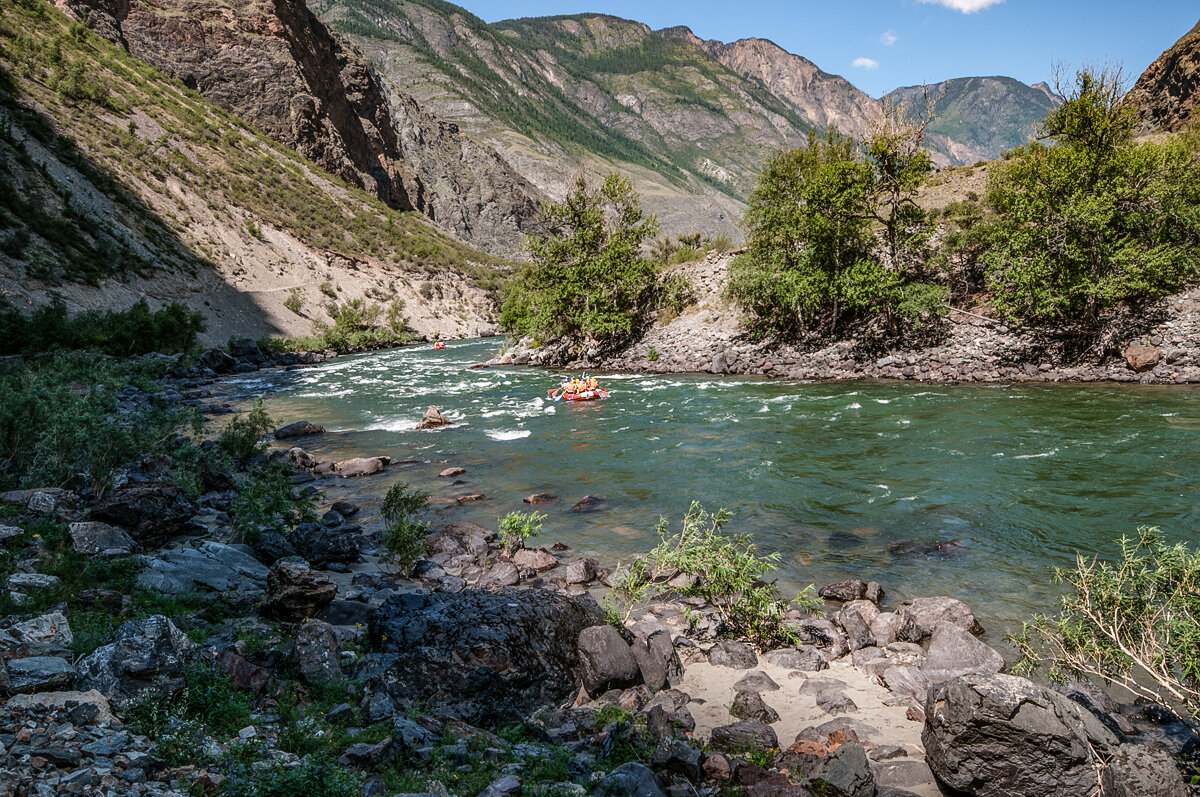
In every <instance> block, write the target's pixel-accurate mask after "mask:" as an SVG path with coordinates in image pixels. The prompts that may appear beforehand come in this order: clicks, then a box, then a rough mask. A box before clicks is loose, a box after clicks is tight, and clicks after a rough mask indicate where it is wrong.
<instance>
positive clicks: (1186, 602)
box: [1011, 528, 1200, 730]
mask: <svg viewBox="0 0 1200 797" xmlns="http://www.w3.org/2000/svg"><path fill="white" fill-rule="evenodd" d="M1055 578H1056V580H1058V581H1062V582H1064V583H1065V584H1067V586H1068V587H1069V588H1070V589H1069V591H1068V592H1067V594H1066V595H1064V596H1063V598H1062V607H1061V612H1060V614H1059V615H1058V616H1057V617H1050V616H1048V615H1038V616H1036V617H1034V618H1033V620H1031V621H1030V622H1028V623H1026V624H1024V626H1023V627H1022V630H1021V632H1020V633H1019V634H1016V635H1014V636H1013V637H1011V641H1012V642H1013V643H1014V644H1015V645H1016V646H1017V649H1018V650H1019V651H1020V652H1021V654H1022V656H1023V659H1022V661H1021V662H1020V665H1019V667H1018V668H1017V670H1018V671H1019V672H1025V673H1029V672H1032V671H1034V670H1035V669H1037V667H1038V666H1040V665H1042V664H1048V665H1049V675H1050V677H1051V678H1052V679H1055V680H1062V679H1063V678H1065V677H1066V676H1069V675H1075V676H1093V677H1096V678H1100V679H1101V680H1104V681H1107V682H1109V683H1111V684H1115V685H1117V686H1120V687H1123V688H1125V689H1127V690H1129V691H1130V692H1131V693H1133V694H1134V695H1136V696H1138V697H1141V698H1144V699H1146V700H1149V701H1151V702H1153V703H1156V704H1158V705H1160V706H1163V707H1165V708H1167V709H1168V710H1170V711H1171V712H1172V713H1174V714H1175V715H1176V716H1177V717H1179V719H1181V720H1182V721H1183V722H1185V723H1186V724H1188V725H1189V726H1190V727H1191V728H1193V730H1200V552H1196V551H1192V550H1190V549H1189V548H1188V547H1187V546H1185V545H1183V544H1182V543H1177V544H1175V545H1170V544H1168V543H1167V541H1166V538H1165V537H1164V536H1163V534H1162V532H1160V531H1159V530H1158V529H1156V528H1140V529H1138V534H1137V537H1136V538H1135V539H1130V538H1128V537H1122V538H1121V557H1120V559H1118V560H1117V561H1116V562H1113V563H1109V562H1103V561H1100V560H1099V559H1096V558H1092V559H1090V560H1089V559H1087V558H1085V557H1083V556H1082V555H1076V562H1075V569H1074V570H1058V571H1056V572H1055Z"/></svg>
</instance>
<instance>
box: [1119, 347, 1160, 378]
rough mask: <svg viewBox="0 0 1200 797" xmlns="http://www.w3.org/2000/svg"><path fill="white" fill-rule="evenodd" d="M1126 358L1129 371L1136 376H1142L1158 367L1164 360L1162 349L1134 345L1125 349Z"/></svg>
mask: <svg viewBox="0 0 1200 797" xmlns="http://www.w3.org/2000/svg"><path fill="white" fill-rule="evenodd" d="M1124 356H1125V362H1126V364H1127V365H1129V369H1130V370H1131V371H1133V372H1134V373H1135V374H1141V373H1145V372H1146V371H1149V370H1151V369H1153V368H1154V366H1156V365H1158V363H1159V362H1160V361H1161V360H1162V349H1160V348H1158V347H1157V346H1147V345H1145V344H1143V343H1134V344H1133V345H1132V346H1129V347H1127V348H1126V349H1125V352H1124Z"/></svg>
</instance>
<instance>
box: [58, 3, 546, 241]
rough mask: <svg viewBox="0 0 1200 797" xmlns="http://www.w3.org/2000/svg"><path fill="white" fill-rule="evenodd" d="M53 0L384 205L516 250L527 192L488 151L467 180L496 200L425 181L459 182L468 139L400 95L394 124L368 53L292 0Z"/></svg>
mask: <svg viewBox="0 0 1200 797" xmlns="http://www.w3.org/2000/svg"><path fill="white" fill-rule="evenodd" d="M61 1H62V2H63V4H64V6H65V8H66V9H67V10H68V11H71V12H73V13H75V14H76V15H77V16H78V17H80V18H82V19H84V20H85V21H86V22H87V23H88V24H89V25H90V26H92V27H93V29H94V30H96V31H97V32H98V33H100V34H101V35H104V36H106V37H108V38H110V39H111V40H113V41H115V42H117V43H119V44H121V45H122V46H123V47H125V49H126V50H127V51H128V52H129V53H130V54H131V55H133V56H134V57H136V58H138V59H140V60H143V61H146V62H148V63H150V64H152V65H154V66H156V67H158V68H159V69H161V70H163V71H164V72H166V73H167V74H169V75H171V76H173V77H176V78H178V79H180V80H181V81H183V83H184V84H185V85H187V86H188V87H190V88H193V89H195V90H196V91H198V92H199V93H201V94H202V95H204V96H205V97H206V98H208V99H209V100H211V101H213V102H215V103H217V104H218V105H220V106H221V107H223V108H225V109H226V110H228V111H229V112H231V113H233V114H235V115H237V116H239V117H241V118H243V119H246V120H247V121H249V122H251V123H252V124H254V125H255V126H256V127H258V128H259V129H260V130H262V131H263V132H264V133H266V134H267V135H268V136H270V137H271V138H273V139H275V140H276V141H278V142H280V143H281V144H284V145H286V146H288V147H291V148H293V149H295V150H296V151H297V152H299V153H301V154H302V155H304V156H305V157H307V158H309V159H310V160H312V161H313V162H314V163H316V164H317V165H319V166H320V167H321V168H323V169H325V170H326V171H328V172H330V173H331V174H335V175H337V176H338V177H341V178H342V179H344V180H346V181H347V182H348V183H350V184H351V185H354V186H356V187H360V188H363V189H364V190H367V191H370V192H371V193H374V194H375V195H376V196H378V197H379V198H380V199H382V200H383V201H385V202H387V203H388V204H389V205H391V206H392V207H394V208H398V209H402V210H418V211H421V212H424V213H426V214H427V215H429V216H431V217H433V218H435V219H442V218H445V219H452V220H459V221H458V223H454V224H450V225H448V227H447V229H449V230H451V231H452V232H454V233H456V234H458V235H460V236H463V237H464V239H465V240H468V241H470V242H472V243H475V244H477V245H480V246H483V247H485V248H488V249H490V250H492V251H495V252H498V253H501V254H505V255H513V254H515V253H517V252H518V251H519V249H520V245H521V240H522V238H523V236H524V233H525V229H524V228H525V226H526V225H527V224H529V222H530V221H531V220H532V218H533V216H534V215H535V213H536V206H537V200H538V198H539V195H538V194H537V192H536V191H535V190H533V189H532V188H531V186H529V184H528V183H526V182H525V181H524V180H522V178H520V177H519V176H518V175H516V174H515V173H513V172H512V170H511V169H507V168H506V167H505V164H504V163H503V162H502V161H499V160H497V159H493V160H492V162H491V163H488V164H487V165H486V168H482V169H480V170H479V171H478V172H477V173H476V174H474V180H475V182H477V183H479V184H481V185H484V186H487V187H488V188H489V189H491V190H492V192H493V194H494V196H495V197H503V198H504V201H503V203H502V205H501V206H499V207H496V206H490V207H489V206H483V207H480V206H477V205H475V204H472V203H470V202H469V201H465V200H464V198H462V197H460V196H458V195H457V194H455V193H447V192H444V191H438V190H437V189H435V188H433V187H431V186H434V185H437V184H439V183H441V182H443V178H444V177H445V176H446V173H447V172H448V173H449V174H450V175H451V177H452V180H461V177H462V175H461V172H462V171H463V162H464V160H465V159H466V158H464V150H469V149H472V148H477V145H474V144H473V142H469V141H468V140H467V139H466V138H465V137H454V136H449V137H447V136H445V135H444V134H443V131H442V130H441V129H440V128H439V122H438V121H437V120H436V119H432V118H431V117H429V116H428V115H420V114H418V115H415V116H414V115H412V114H409V113H408V110H409V109H408V107H407V106H408V103H402V104H404V105H405V109H404V110H405V117H404V119H403V125H404V126H405V127H406V128H407V129H406V130H403V131H401V130H398V129H397V128H398V122H397V120H396V118H395V117H394V115H393V113H392V109H391V108H390V107H389V104H388V99H387V94H388V92H387V90H386V89H385V87H384V85H383V82H382V81H381V80H380V78H379V76H378V75H377V74H376V73H375V71H374V70H373V69H372V68H371V66H370V64H369V62H368V61H367V60H366V59H364V58H363V57H362V56H361V55H360V54H359V53H358V52H356V51H355V50H354V49H353V48H352V47H350V46H347V45H346V44H345V43H343V42H342V41H341V40H339V39H337V38H336V37H334V36H333V35H332V34H331V33H330V31H329V30H328V29H327V28H326V27H325V26H324V25H323V24H322V23H321V22H320V21H319V20H318V19H317V18H316V17H315V16H313V14H312V13H311V12H310V11H309V10H308V8H307V7H306V6H305V5H304V4H303V2H300V1H299V0H265V2H262V3H259V4H249V3H241V2H237V0H155V1H154V2H150V1H149V0H132V1H131V2H130V1H129V0H61ZM417 125H425V126H426V127H427V130H428V132H429V133H430V134H431V136H432V137H435V138H438V139H439V140H440V142H441V144H442V146H441V147H440V149H439V151H438V155H439V157H435V156H433V155H431V154H430V153H425V152H416V151H412V150H411V149H410V147H411V146H413V145H415V144H416V143H418V142H419V141H420V139H421V138H422V137H423V136H424V133H425V131H423V130H417V131H414V130H413V129H412V128H413V127H414V126H417ZM406 143H407V144H409V147H406V146H405V144H406ZM473 159H474V160H475V161H476V162H478V163H481V164H482V162H483V159H481V158H479V157H478V156H476V157H474V158H473ZM418 164H419V167H418ZM485 212H486V216H487V217H486V218H484V219H481V218H480V216H481V215H483V214H484V213H485Z"/></svg>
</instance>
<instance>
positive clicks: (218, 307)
mask: <svg viewBox="0 0 1200 797" xmlns="http://www.w3.org/2000/svg"><path fill="white" fill-rule="evenodd" d="M134 8H137V6H136V5H135V6H134ZM204 8H205V7H203V6H195V7H193V8H192V10H191V13H190V14H189V15H179V18H178V19H175V20H171V21H169V24H167V23H164V27H163V28H161V29H159V35H160V36H166V35H168V33H169V32H171V31H183V32H184V35H185V36H186V40H187V41H188V42H190V46H192V47H194V48H195V52H197V53H202V52H210V51H209V50H206V49H204V48H205V46H206V45H205V42H206V41H207V40H208V37H209V36H210V35H211V29H208V30H206V29H205V28H204V27H203V25H201V24H200V22H199V21H198V19H199V18H201V17H204V16H205V14H206V12H205V11H204ZM80 11H83V12H84V13H87V8H83V9H80V7H76V12H77V13H79V12H80ZM130 13H131V15H132V13H133V12H132V10H131V12H130ZM88 18H89V19H90V21H92V22H93V24H96V25H97V27H98V28H100V29H104V25H105V20H104V19H100V18H99V15H98V13H96V12H91V13H90V16H89V17H88ZM130 18H132V16H130V17H126V18H125V19H123V20H120V21H119V27H115V28H114V27H112V26H113V25H114V24H115V23H116V22H117V18H116V17H115V16H111V15H110V16H109V17H108V20H107V21H108V23H109V25H110V27H109V28H108V30H107V31H106V32H108V33H109V34H110V35H113V34H114V32H119V33H120V34H122V35H123V36H124V38H125V39H126V41H129V39H130V38H136V35H138V34H136V33H135V31H136V30H137V29H136V27H134V26H130V25H129V24H128V23H129V20H130ZM262 19H263V20H264V22H265V23H267V24H270V20H271V19H273V18H272V17H269V16H266V15H263V16H262ZM274 19H278V18H277V17H276V18H274ZM172 26H177V27H172ZM222 35H224V34H222ZM230 35H232V34H230ZM271 35H276V34H271ZM118 38H119V37H118ZM131 46H132V44H131ZM278 63H283V62H278ZM294 63H296V62H294ZM275 65H277V64H267V65H265V66H266V67H270V68H274V66H275ZM212 66H213V65H212V64H208V65H206V66H205V68H212ZM340 74H341V73H340V72H338V73H331V74H327V75H326V76H325V77H326V78H327V79H329V80H330V81H332V80H333V78H334V77H335V76H337V75H340ZM284 77H286V73H285V74H284ZM247 79H249V78H247ZM275 79H276V80H279V79H281V78H280V75H279V74H278V73H277V74H275ZM264 82H265V83H271V81H270V80H266V81H264ZM197 85H198V87H201V86H199V83H198V84H197ZM328 85H330V86H332V85H333V84H332V82H330V83H329V84H328ZM204 87H208V86H204ZM352 95H353V93H352V92H351V93H348V94H347V98H349V97H351V96H352ZM326 96H327V97H328V96H330V95H326ZM362 96H367V95H365V94H363V95H362ZM300 105H301V106H302V105H303V103H300ZM287 106H288V103H286V102H285V103H284V107H287ZM321 107H325V108H332V107H333V104H332V103H323V104H322V105H321ZM340 107H341V108H342V110H343V111H345V109H346V108H347V107H349V108H351V110H353V109H354V108H355V107H356V106H355V102H354V101H351V102H349V103H348V104H347V105H342V106H340ZM365 107H367V106H366V105H364V104H361V103H360V104H358V105H357V108H358V109H362V108H365ZM290 109H291V111H295V112H297V118H298V119H300V120H301V122H302V124H300V125H299V126H298V128H297V129H299V130H304V131H311V132H312V135H311V137H310V138H309V139H308V141H310V142H312V143H313V146H314V149H312V150H310V151H312V152H313V153H314V154H316V155H318V156H320V155H322V153H325V154H329V152H330V148H331V147H332V146H333V145H332V142H335V141H337V140H338V137H340V138H341V140H342V141H343V142H344V141H345V138H346V137H347V136H348V134H347V133H346V131H350V132H351V133H353V132H354V131H356V130H357V129H358V128H356V127H355V123H354V120H353V119H352V118H351V117H350V116H349V115H347V114H344V115H342V116H340V117H337V116H336V115H335V114H333V113H332V111H330V113H329V114H327V115H326V116H322V115H320V114H315V115H313V114H310V115H307V116H305V115H304V113H303V111H304V108H303V107H299V108H298V107H297V104H296V103H291V106H290ZM377 112H378V109H377ZM354 113H355V118H360V119H361V118H362V117H358V116H357V113H358V111H355V112H354ZM375 118H376V119H377V120H382V117H381V116H378V115H377V116H376V117H375ZM262 121H269V119H267V118H266V117H260V122H262ZM360 124H361V123H360ZM339 126H341V127H339ZM362 129H363V130H364V132H365V131H366V126H365V125H363V127H362ZM382 129H383V128H382V127H381V126H380V125H379V124H376V127H375V131H374V132H372V133H371V134H369V135H368V136H367V138H366V140H363V139H360V140H359V141H360V143H362V144H364V145H365V146H368V147H379V146H384V144H383V143H381V142H384V140H385V138H384V136H383V135H382V133H380V132H379V131H381V130H382ZM284 132H286V131H284ZM276 134H278V135H281V136H282V135H283V133H281V132H280V131H279V130H276ZM372 135H378V136H379V137H378V138H375V139H371V136H372ZM321 141H324V142H326V144H327V145H328V146H325V147H324V148H323V147H322V146H321V145H320V144H319V142H321ZM369 151H370V150H369ZM373 151H374V152H375V153H376V154H378V153H379V152H380V150H373ZM344 152H345V153H347V155H346V156H345V159H343V160H336V159H335V160H327V161H326V165H328V166H329V168H330V169H331V170H333V171H340V172H341V173H342V174H343V175H347V177H346V178H345V179H340V178H338V177H333V176H331V175H330V174H329V173H328V172H327V171H325V170H324V169H322V168H320V167H319V166H318V165H317V164H316V163H314V162H313V161H312V160H308V159H306V158H304V157H302V156H301V155H299V154H297V152H295V151H294V150H292V149H289V148H287V147H284V146H283V145H281V144H280V143H278V142H277V141H275V140H273V139H272V138H268V137H267V136H265V135H264V134H263V133H261V132H259V130H258V129H257V124H256V125H253V126H252V125H251V124H249V123H247V122H246V121H244V120H242V119H240V118H239V117H236V116H234V115H232V114H231V113H229V112H228V111H227V110H225V109H224V108H222V107H220V106H218V105H215V104H213V103H212V102H209V101H208V100H207V99H205V98H204V97H203V96H201V94H199V93H197V92H196V91H195V90H193V89H192V88H189V87H188V86H187V85H186V84H185V83H183V82H181V81H180V80H176V79H174V78H171V77H169V76H168V75H166V74H164V72H162V71H161V70H159V69H157V68H155V67H153V66H150V65H148V64H146V63H144V62H142V61H139V60H137V59H135V58H133V57H131V56H130V55H129V54H128V53H127V52H126V51H125V49H124V48H123V47H120V46H118V45H115V44H113V43H110V42H109V41H107V40H105V39H103V38H101V37H99V36H97V35H96V34H94V33H92V32H91V31H90V30H89V29H88V28H87V27H85V26H84V25H82V24H79V23H78V22H77V21H74V20H72V19H71V18H69V17H68V16H66V15H65V14H63V13H62V12H61V11H59V10H57V9H56V8H55V7H54V6H52V5H50V4H49V3H46V2H41V1H40V0H23V2H19V3H13V4H9V5H7V6H6V7H5V13H4V14H3V15H0V164H2V166H3V168H0V296H3V297H4V301H7V302H10V303H12V304H14V305H16V306H18V307H28V306H31V305H36V304H40V303H42V302H44V301H46V300H47V299H48V298H49V297H50V296H51V295H53V294H57V295H60V296H62V297H63V298H64V300H66V302H67V304H68V307H69V308H71V309H82V308H92V307H99V308H113V307H123V306H128V305H130V304H132V303H133V302H134V301H135V300H137V299H139V298H143V297H145V298H148V299H149V300H150V301H151V304H152V305H155V306H158V305H161V304H163V303H166V302H170V301H181V302H184V303H185V304H188V305H190V306H191V307H193V308H195V309H198V310H200V311H201V312H202V313H204V315H205V317H206V319H207V322H208V332H207V341H208V342H223V341H224V340H226V339H227V338H228V337H229V336H231V335H239V336H240V335H251V336H259V335H268V334H292V335H295V334H307V333H309V332H310V331H311V329H312V326H313V324H314V323H315V322H317V321H321V320H326V321H327V320H328V317H327V316H326V315H325V313H324V311H323V309H322V305H323V304H324V303H325V302H327V301H328V300H330V299H336V300H337V301H343V302H344V301H346V300H350V299H363V300H366V301H368V302H370V303H372V304H379V305H384V306H388V305H395V306H397V307H399V306H400V303H401V302H402V303H404V308H403V311H404V313H405V315H407V316H408V317H409V318H410V320H411V325H412V326H413V327H414V328H415V329H417V330H418V331H421V332H427V333H433V332H440V333H443V334H454V333H457V332H463V333H468V334H470V333H475V334H478V333H480V332H486V331H489V330H491V329H494V323H493V321H492V313H493V309H494V304H493V300H492V298H491V295H490V291H491V290H493V289H494V288H495V285H496V283H497V281H498V279H499V275H500V274H502V273H503V271H504V270H505V269H506V268H507V265H506V264H504V263H503V262H501V261H498V260H497V259H495V258H494V257H491V256H489V255H486V254H484V253H483V252H481V251H479V250H477V249H473V248H471V247H468V246H466V245H464V244H462V243H459V242H458V241H456V240H454V239H452V238H450V237H449V236H447V235H445V234H443V233H441V232H439V231H438V230H437V229H436V228H435V227H434V226H433V225H432V224H431V223H430V222H429V221H428V220H427V219H426V218H425V217H424V216H423V215H421V214H419V213H416V212H405V211H401V210H397V209H395V208H392V207H389V206H388V205H387V204H385V203H384V202H383V201H382V200H381V199H380V198H379V197H378V195H377V194H378V193H381V192H383V193H385V194H386V195H387V196H388V197H389V198H391V199H393V200H394V199H396V198H397V194H389V193H387V191H391V190H395V189H397V187H400V188H401V189H402V190H407V188H406V186H408V185H411V182H410V179H411V178H410V177H409V176H407V174H408V173H407V172H405V171H404V170H403V169H402V168H401V166H400V165H399V164H395V165H390V164H387V163H383V164H381V165H380V166H381V169H383V171H381V172H378V173H377V174H378V176H376V175H375V174H369V173H366V172H365V171H363V170H358V169H357V168H356V163H355V161H354V160H353V153H354V149H353V147H350V146H345V149H344ZM330 157H331V158H332V157H335V156H334V155H330ZM372 157H374V156H372ZM363 174H367V176H366V177H363V176H362V175H363ZM368 178H369V179H368ZM360 184H361V185H364V186H365V187H366V188H368V189H370V190H369V191H368V190H363V188H360V187H359V185H360Z"/></svg>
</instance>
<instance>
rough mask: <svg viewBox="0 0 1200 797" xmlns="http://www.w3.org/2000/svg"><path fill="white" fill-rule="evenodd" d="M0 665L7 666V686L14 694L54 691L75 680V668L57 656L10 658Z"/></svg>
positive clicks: (67, 685)
mask: <svg viewBox="0 0 1200 797" xmlns="http://www.w3.org/2000/svg"><path fill="white" fill-rule="evenodd" d="M0 666H7V667H8V688H9V691H11V692H14V693H16V694H27V693H31V692H54V691H58V690H60V689H62V688H64V687H69V686H70V685H71V682H72V681H74V680H75V668H74V667H72V666H71V663H70V662H68V661H67V660H66V659H62V658H59V657H58V656H29V657H26V658H23V659H10V660H9V661H7V662H5V664H4V665H0Z"/></svg>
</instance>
